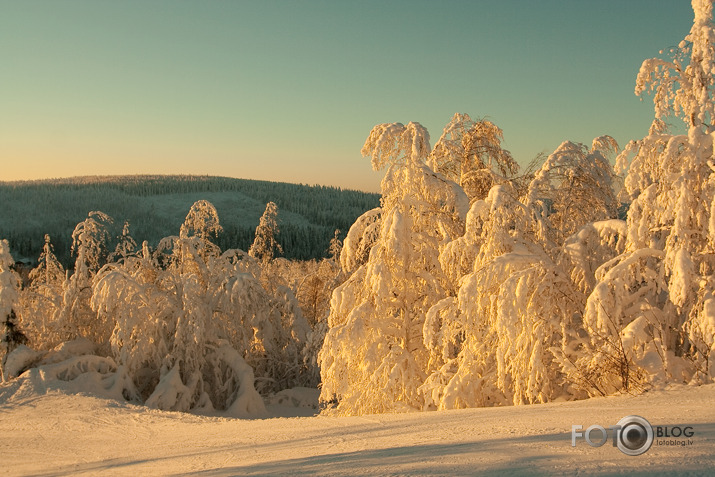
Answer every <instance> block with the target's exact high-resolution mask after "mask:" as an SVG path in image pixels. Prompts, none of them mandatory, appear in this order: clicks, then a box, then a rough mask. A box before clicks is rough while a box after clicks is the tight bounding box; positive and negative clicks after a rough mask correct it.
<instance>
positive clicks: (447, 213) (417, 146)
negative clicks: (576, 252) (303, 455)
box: [319, 123, 468, 414]
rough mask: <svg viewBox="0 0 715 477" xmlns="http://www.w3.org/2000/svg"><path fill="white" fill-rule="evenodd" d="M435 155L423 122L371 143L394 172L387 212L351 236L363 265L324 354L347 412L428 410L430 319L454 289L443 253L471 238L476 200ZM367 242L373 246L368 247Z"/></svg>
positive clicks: (387, 186)
mask: <svg viewBox="0 0 715 477" xmlns="http://www.w3.org/2000/svg"><path fill="white" fill-rule="evenodd" d="M430 151H431V150H430V145H429V134H428V132H427V131H426V130H425V128H424V127H422V126H421V125H420V124H418V123H409V124H408V125H406V126H405V125H403V124H400V123H394V124H380V125H378V126H375V127H374V128H373V130H372V131H371V133H370V136H369V137H368V138H367V140H366V142H365V146H364V147H363V151H362V152H363V155H365V156H370V157H371V158H372V165H373V168H374V169H376V170H380V169H383V168H385V167H386V168H387V172H386V174H385V178H384V179H383V181H382V207H381V209H380V211H373V212H370V213H369V214H366V215H364V216H363V218H361V219H358V221H357V222H356V225H355V226H354V228H355V230H353V229H351V231H350V232H349V233H348V237H347V238H346V241H345V247H344V249H343V253H342V256H341V261H342V263H343V267H344V269H348V270H349V269H350V268H353V267H355V266H358V268H357V269H356V270H355V271H354V273H353V274H352V276H351V277H350V278H348V279H347V281H346V282H345V283H343V284H342V285H341V286H339V287H338V288H337V289H336V290H335V292H334V293H333V298H332V301H331V312H330V317H329V318H328V324H329V326H330V330H329V331H328V334H327V335H326V338H325V341H324V344H323V348H322V350H321V352H320V355H319V361H320V365H321V377H322V392H321V399H322V400H324V401H327V402H337V407H336V408H335V411H336V412H338V413H344V414H359V413H366V412H385V411H394V410H402V409H419V408H421V406H422V402H421V397H420V396H419V394H418V393H417V388H418V386H419V385H420V384H421V383H422V381H423V380H424V377H425V374H424V370H425V368H426V365H427V353H426V350H425V348H424V344H423V342H422V324H423V321H424V315H425V312H426V311H427V309H428V308H429V306H430V304H431V303H432V302H433V301H435V300H436V299H438V297H441V296H442V295H444V293H445V285H446V278H445V277H444V276H443V275H442V274H441V271H440V267H439V261H438V256H439V250H440V248H441V246H443V245H444V244H446V243H448V242H449V241H450V240H452V239H453V238H456V237H457V236H459V235H461V234H462V227H463V220H464V214H465V213H466V209H467V204H468V200H467V198H466V196H465V195H464V193H463V192H462V191H461V189H460V188H459V186H458V185H457V184H455V183H454V182H452V181H449V180H447V179H445V178H444V177H443V176H441V175H438V174H436V173H435V172H433V171H432V170H431V169H430V168H429V167H428V166H427V165H426V160H427V158H428V156H429V153H430ZM378 216H379V217H380V218H379V220H376V219H377V217H378ZM361 242H362V243H363V244H364V243H371V242H372V246H371V248H369V249H368V248H367V247H364V246H363V247H362V249H363V251H362V252H361V251H360V250H359V249H360V248H361ZM368 250H369V252H368ZM366 252H367V253H368V259H367V262H366V263H364V264H361V263H362V261H363V260H364V258H361V256H364V254H365V253H366Z"/></svg>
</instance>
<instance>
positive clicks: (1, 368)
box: [0, 239, 27, 380]
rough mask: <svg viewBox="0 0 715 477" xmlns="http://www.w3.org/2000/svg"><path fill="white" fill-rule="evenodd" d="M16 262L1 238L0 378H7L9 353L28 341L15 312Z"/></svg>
mask: <svg viewBox="0 0 715 477" xmlns="http://www.w3.org/2000/svg"><path fill="white" fill-rule="evenodd" d="M14 263H15V261H14V260H13V259H12V255H10V245H9V244H8V242H7V240H4V239H3V240H0V356H1V357H2V359H1V360H0V380H5V359H6V358H7V355H8V354H9V353H10V352H12V351H13V350H14V349H15V348H16V347H17V346H19V345H21V344H24V343H26V342H27V337H26V336H25V334H24V333H23V332H22V331H21V330H20V328H19V326H18V319H17V315H16V314H15V307H16V306H17V302H18V291H19V289H20V277H18V275H17V273H15V271H14V270H13V269H12V265H13V264H14Z"/></svg>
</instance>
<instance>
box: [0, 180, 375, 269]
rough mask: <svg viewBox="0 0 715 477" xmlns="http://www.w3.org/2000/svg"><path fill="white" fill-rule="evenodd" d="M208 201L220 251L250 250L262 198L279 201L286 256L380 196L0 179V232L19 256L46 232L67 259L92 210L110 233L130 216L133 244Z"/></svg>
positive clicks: (320, 246)
mask: <svg viewBox="0 0 715 477" xmlns="http://www.w3.org/2000/svg"><path fill="white" fill-rule="evenodd" d="M199 199H206V200H208V201H209V202H211V203H212V204H213V205H214V206H215V207H216V210H217V211H218V214H219V219H220V222H221V225H222V226H223V229H224V231H223V233H221V234H220V235H219V237H218V245H219V246H220V247H221V248H222V249H227V248H240V249H243V250H247V249H248V247H249V246H250V244H251V243H252V241H253V235H254V232H255V229H256V226H257V225H258V221H259V218H260V216H261V214H262V213H263V211H264V210H265V207H266V203H268V202H269V201H273V202H275V203H276V204H277V205H278V219H279V225H280V234H279V236H278V241H279V243H280V244H281V245H282V246H283V250H284V256H285V257H286V258H296V259H309V258H319V257H323V256H324V255H325V253H326V250H327V248H328V246H329V243H330V239H331V238H332V237H333V234H334V231H335V229H340V231H341V237H342V236H344V235H345V233H346V232H347V230H348V229H349V227H350V225H352V223H353V222H354V221H355V219H356V218H357V217H358V216H360V215H361V214H362V213H363V212H365V211H366V210H369V209H372V208H374V207H377V206H378V205H379V195H378V194H370V193H365V192H359V191H353V190H343V189H339V188H335V187H325V186H307V185H298V184H286V183H280V182H268V181H256V180H246V179H233V178H228V177H210V176H183V175H182V176H164V175H157V176H148V175H141V176H92V177H76V178H69V179H51V180H41V181H22V182H0V238H7V239H8V240H9V241H10V246H11V250H12V252H13V255H14V256H15V258H16V259H19V258H31V259H36V258H37V257H38V256H39V254H40V251H41V249H42V245H43V243H44V241H43V240H44V234H46V233H47V234H49V235H50V237H51V239H52V243H53V244H54V246H55V252H56V254H57V256H58V258H59V259H60V260H61V261H62V262H63V263H64V264H65V265H67V264H68V263H69V262H70V256H69V250H70V245H71V240H72V239H71V236H72V231H73V230H74V227H75V226H76V225H77V223H79V222H81V221H82V220H84V219H85V218H86V217H87V213H88V212H90V211H92V210H99V211H102V212H104V213H106V214H108V215H109V216H111V217H112V218H113V219H114V225H113V227H114V230H112V231H111V233H112V235H113V236H117V235H118V234H119V233H121V230H122V226H123V224H124V221H125V220H127V221H129V224H130V233H131V235H132V237H134V239H135V240H136V242H137V243H138V244H141V242H142V241H143V240H148V241H149V243H150V244H151V245H155V244H156V243H157V242H158V240H159V239H161V238H162V237H166V236H169V235H178V233H179V227H180V226H181V224H182V222H183V221H184V218H185V217H186V214H187V212H188V211H189V208H190V207H191V205H192V204H193V203H194V202H195V201H197V200H199Z"/></svg>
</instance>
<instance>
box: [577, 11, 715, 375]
mask: <svg viewBox="0 0 715 477" xmlns="http://www.w3.org/2000/svg"><path fill="white" fill-rule="evenodd" d="M692 6H693V11H694V13H695V19H694V22H693V26H692V28H691V30H690V33H689V34H688V35H687V36H686V37H685V39H684V40H683V41H682V42H681V43H680V44H679V45H678V46H677V47H676V48H673V49H671V50H670V52H669V53H670V55H668V56H669V57H663V58H653V59H650V60H646V61H644V62H643V65H642V66H641V69H640V72H639V74H638V77H637V80H636V94H638V95H640V94H644V93H648V92H652V93H653V102H654V109H655V118H656V119H655V121H654V123H653V126H652V127H651V130H650V132H649V135H648V136H646V137H645V138H643V139H642V140H639V141H634V142H632V143H630V144H629V145H628V146H627V147H626V148H625V150H624V152H623V153H621V155H620V156H619V158H618V161H617V164H618V166H619V167H620V168H621V170H627V176H626V178H625V181H624V186H625V189H626V192H627V194H628V195H629V196H630V198H631V199H632V202H631V204H630V208H629V211H628V220H627V223H628V230H627V237H628V241H627V244H626V250H625V252H624V253H623V254H622V255H621V256H619V257H617V258H615V259H613V260H612V261H610V262H609V263H607V264H604V266H603V267H602V269H601V270H600V271H599V272H598V273H597V276H598V278H599V283H598V284H597V285H596V287H595V289H594V292H593V293H592V294H591V296H590V297H589V304H588V307H587V308H586V312H585V317H584V318H585V322H586V323H587V324H588V325H589V331H590V334H591V337H592V340H593V342H594V346H599V347H600V348H601V349H603V348H604V347H608V348H610V354H611V355H616V356H618V355H620V357H621V358H620V369H630V368H633V369H635V370H640V372H641V374H643V373H644V372H645V373H647V374H648V375H649V376H650V377H651V379H658V378H660V379H673V380H676V381H681V382H687V381H690V380H695V381H696V382H701V381H704V380H705V381H708V380H711V379H712V378H713V377H714V376H715V371H713V369H715V367H714V366H713V364H715V353H713V349H714V348H713V347H715V325H713V323H715V321H714V320H715V318H714V317H715V315H714V314H713V308H712V306H711V303H712V299H711V298H712V295H713V290H715V280H714V279H713V272H714V271H715V253H714V252H715V205H714V204H715V179H714V177H715V175H714V174H713V171H714V170H715V165H714V164H713V137H714V136H713V135H714V134H715V127H713V124H712V121H713V111H715V101H714V100H713V91H714V88H715V82H714V81H713V72H714V70H713V67H714V65H715V30H714V28H713V18H712V10H713V5H712V2H710V1H704V0H693V2H692ZM669 116H670V117H674V118H677V119H680V120H682V121H683V123H684V125H685V127H686V128H687V135H672V134H669V133H668V131H667V129H666V128H665V127H664V122H663V120H664V119H665V118H667V117H669ZM614 374H619V372H618V370H615V371H614ZM620 374H621V375H623V374H624V373H623V372H620ZM619 379H620V380H621V381H622V379H621V378H620V377H619V376H615V377H613V379H612V380H611V381H612V382H616V383H618V380H619Z"/></svg>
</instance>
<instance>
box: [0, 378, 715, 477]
mask: <svg viewBox="0 0 715 477" xmlns="http://www.w3.org/2000/svg"><path fill="white" fill-rule="evenodd" d="M4 386H5V387H6V386H7V385H4ZM304 394H305V393H304ZM6 396H7V394H6ZM293 397H295V396H293ZM299 401H300V398H299V397H298V399H284V400H283V405H282V406H281V405H280V404H278V403H275V404H273V405H270V404H269V405H268V406H267V407H268V409H269V412H271V413H272V414H273V415H286V414H288V413H289V412H290V406H291V405H294V404H298V403H299ZM714 404H715V385H712V384H711V385H707V386H701V387H689V386H671V387H669V388H668V389H666V390H660V391H651V392H648V393H645V394H643V395H640V396H619V397H609V398H596V399H589V400H585V401H576V402H556V403H550V404H542V405H531V406H517V407H500V408H476V409H464V410H454V411H440V412H425V413H411V414H381V415H368V416H362V417H325V416H312V417H292V418H287V417H274V418H269V419H254V420H241V419H229V418H223V417H205V416H196V415H192V414H185V413H176V412H166V411H157V410H152V409H148V408H145V407H140V406H134V405H131V404H126V403H120V402H118V401H112V400H106V399H101V398H97V397H92V396H87V395H76V394H75V395H71V394H65V393H63V392H60V391H57V390H52V391H49V392H48V393H47V394H44V395H32V396H28V395H23V394H22V393H15V394H14V395H13V396H9V397H7V398H6V399H5V400H4V401H0V436H1V437H0V456H1V457H0V459H1V462H2V464H1V465H2V469H3V472H4V473H7V474H9V475H70V474H71V475H97V474H100V473H101V474H102V475H196V474H199V475H210V476H218V475H270V474H274V475H450V476H451V475H559V474H577V473H578V474H616V475H618V474H629V475H630V474H642V475H673V474H678V475H707V474H708V471H709V472H712V469H713V468H715V445H714V444H715V407H714V406H713V405H714ZM292 409H293V411H294V412H305V411H307V409H306V408H305V407H302V408H296V407H293V408H292ZM631 414H637V415H641V416H643V417H645V418H646V419H648V421H649V422H650V423H651V424H652V425H653V426H654V427H655V426H670V427H672V426H679V427H681V428H683V429H684V428H685V427H686V426H691V427H692V430H693V432H694V435H693V436H692V437H691V438H690V440H691V441H692V445H687V446H666V445H658V439H656V440H655V442H654V443H653V446H652V447H651V449H650V450H649V451H648V452H646V453H645V454H643V455H641V456H638V457H630V456H627V455H625V454H622V453H621V452H620V451H619V450H618V449H617V448H614V447H612V445H611V442H610V440H609V442H608V443H607V444H606V445H603V446H602V447H598V448H594V447H590V446H589V445H588V444H587V443H586V442H585V441H584V440H583V439H582V438H580V439H578V440H577V443H576V447H572V446H571V426H572V425H574V424H578V425H582V426H583V429H584V430H585V429H586V428H587V427H588V426H590V425H592V424H600V425H602V426H604V427H606V428H607V427H608V426H609V425H614V424H615V423H616V422H618V421H619V420H620V419H621V418H622V417H624V416H627V415H631ZM593 438H594V440H598V433H596V434H594V435H593ZM676 441H683V442H685V440H684V439H683V438H680V439H676ZM710 475H712V474H710Z"/></svg>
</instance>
